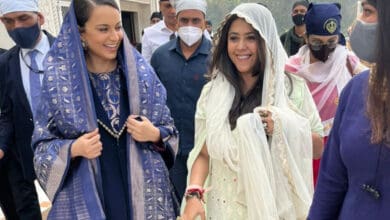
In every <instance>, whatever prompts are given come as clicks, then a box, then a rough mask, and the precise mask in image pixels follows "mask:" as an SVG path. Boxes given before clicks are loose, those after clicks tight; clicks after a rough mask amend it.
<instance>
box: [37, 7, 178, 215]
mask: <svg viewBox="0 0 390 220" xmlns="http://www.w3.org/2000/svg"><path fill="white" fill-rule="evenodd" d="M119 53H120V54H119V55H118V61H119V64H120V65H121V67H122V68H123V70H124V71H123V72H124V75H125V78H126V84H127V88H128V89H127V90H128V97H129V103H130V113H131V114H137V115H138V114H141V115H144V116H146V117H147V118H148V119H149V120H150V121H151V122H152V123H153V124H154V125H155V126H157V127H158V128H159V129H160V131H161V135H162V138H163V141H164V144H165V146H166V151H167V152H169V153H171V154H172V157H173V158H174V157H175V155H176V153H177V148H178V138H177V131H176V129H175V127H174V125H173V120H172V118H171V116H170V112H169V109H168V108H167V106H166V104H165V102H166V91H165V88H164V87H163V86H162V84H161V82H160V81H159V80H158V78H157V77H156V75H155V73H154V71H153V70H152V68H151V67H150V65H149V64H148V63H147V62H146V61H145V60H144V59H143V57H142V56H141V55H140V54H139V53H138V52H137V51H136V50H135V49H134V48H133V47H132V46H131V45H130V43H129V41H128V39H127V38H126V37H125V38H124V40H123V43H122V45H121V48H120V52H119ZM44 66H45V77H44V81H43V90H42V97H41V106H40V108H39V109H38V112H37V117H36V119H35V130H34V135H33V148H34V150H35V153H34V168H35V171H36V174H37V178H38V180H39V183H40V184H41V186H42V188H43V189H44V190H45V192H46V193H47V195H48V197H49V199H50V200H51V201H52V203H53V206H52V209H51V211H50V213H49V219H58V218H61V219H97V220H98V219H106V217H105V214H104V208H103V205H102V189H101V184H100V182H101V179H100V178H101V176H100V169H99V163H98V159H95V160H87V159H84V158H75V159H73V160H72V159H71V157H70V147H71V144H72V143H73V141H74V140H75V139H76V138H77V137H79V136H80V135H82V134H84V133H86V132H90V131H92V130H94V129H95V128H97V119H96V113H95V106H94V102H93V96H92V92H91V91H92V90H91V83H90V79H89V77H88V71H87V67H86V63H85V57H84V51H83V48H82V46H81V41H80V34H79V31H78V26H77V22H76V17H75V14H74V9H73V4H71V7H70V9H69V11H68V13H67V15H66V16H65V18H64V21H63V24H62V27H61V31H60V33H59V36H58V37H57V39H56V41H55V42H54V44H53V46H52V48H51V49H50V51H49V53H48V55H47V57H46V59H45V63H44ZM126 147H127V152H128V155H127V158H128V161H127V163H128V164H127V169H128V181H129V183H130V184H129V193H128V194H129V196H130V198H129V199H130V201H132V202H131V205H132V207H131V214H132V216H131V219H136V220H138V219H149V218H150V219H158V218H163V219H175V214H176V213H175V211H176V210H175V205H174V203H175V201H174V198H173V196H172V195H173V191H172V187H171V185H170V181H169V177H168V176H169V174H168V170H167V168H166V166H165V163H164V160H163V159H162V157H161V155H160V153H159V152H157V151H155V150H153V147H152V146H151V144H142V145H141V144H138V143H136V142H135V141H134V140H133V139H132V137H131V136H130V135H129V134H127V146H126ZM130 177H131V178H130Z"/></svg>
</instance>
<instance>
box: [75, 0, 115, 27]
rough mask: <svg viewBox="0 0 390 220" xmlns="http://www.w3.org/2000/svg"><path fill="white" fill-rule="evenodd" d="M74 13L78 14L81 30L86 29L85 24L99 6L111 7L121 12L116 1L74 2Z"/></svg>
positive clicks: (79, 0) (84, 0)
mask: <svg viewBox="0 0 390 220" xmlns="http://www.w3.org/2000/svg"><path fill="white" fill-rule="evenodd" d="M73 4H74V11H75V14H76V19H77V25H78V26H79V27H80V28H84V26H85V23H86V22H87V21H88V20H89V18H90V17H91V13H92V10H93V8H94V7H96V6H98V5H107V6H111V7H113V8H115V9H117V10H118V11H120V9H119V7H118V5H117V4H116V2H115V0H74V2H73Z"/></svg>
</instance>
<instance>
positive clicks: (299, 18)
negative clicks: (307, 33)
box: [292, 14, 305, 26]
mask: <svg viewBox="0 0 390 220" xmlns="http://www.w3.org/2000/svg"><path fill="white" fill-rule="evenodd" d="M304 18H305V15H304V14H296V15H294V16H292V21H293V22H294V24H295V25H296V26H301V25H303V24H305V21H304Z"/></svg>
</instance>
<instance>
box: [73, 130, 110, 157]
mask: <svg viewBox="0 0 390 220" xmlns="http://www.w3.org/2000/svg"><path fill="white" fill-rule="evenodd" d="M102 150H103V145H102V142H101V141H100V134H99V130H98V129H97V128H96V129H95V130H94V131H91V132H89V133H86V134H83V135H82V136H80V137H78V138H77V139H76V141H75V142H73V144H72V146H71V150H70V152H71V157H72V158H74V157H78V156H81V157H85V158H87V159H95V158H97V157H98V156H100V155H101V154H102Z"/></svg>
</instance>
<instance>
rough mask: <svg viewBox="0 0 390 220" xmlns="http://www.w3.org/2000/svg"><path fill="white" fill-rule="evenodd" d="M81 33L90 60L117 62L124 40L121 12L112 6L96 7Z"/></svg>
mask: <svg viewBox="0 0 390 220" xmlns="http://www.w3.org/2000/svg"><path fill="white" fill-rule="evenodd" d="M80 33H81V34H80V36H81V39H82V40H83V41H85V42H86V43H87V45H88V46H87V47H88V52H87V58H88V59H93V60H94V61H97V62H107V61H115V60H116V56H117V53H118V48H119V45H120V43H121V42H122V39H123V30H122V23H121V15H120V12H119V11H118V10H117V9H115V8H113V7H111V6H107V5H100V6H96V7H95V8H94V9H93V10H92V12H91V15H90V17H89V19H88V21H87V22H86V23H85V26H84V27H83V28H82V29H81V30H80Z"/></svg>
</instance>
